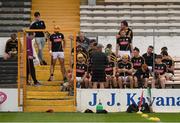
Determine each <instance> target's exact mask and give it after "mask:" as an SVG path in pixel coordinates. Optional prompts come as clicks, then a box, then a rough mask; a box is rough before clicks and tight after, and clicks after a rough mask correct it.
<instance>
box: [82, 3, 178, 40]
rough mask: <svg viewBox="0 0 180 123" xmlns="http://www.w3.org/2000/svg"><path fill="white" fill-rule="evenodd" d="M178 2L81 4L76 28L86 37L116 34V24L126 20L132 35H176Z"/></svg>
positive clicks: (117, 28)
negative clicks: (78, 26)
mask: <svg viewBox="0 0 180 123" xmlns="http://www.w3.org/2000/svg"><path fill="white" fill-rule="evenodd" d="M179 9H180V8H179V2H178V1H171V2H162V1H155V0H154V1H151V2H147V3H146V2H144V1H142V2H140V1H139V2H134V1H133V0H132V1H130V0H129V1H121V0H120V1H119V2H118V3H116V2H115V3H113V2H110V3H108V2H105V5H96V6H89V5H81V7H80V21H81V23H80V28H81V31H84V32H86V33H87V36H90V37H97V36H103V35H107V34H108V35H109V36H113V35H116V34H117V32H118V30H119V26H120V21H122V20H127V21H128V22H129V26H130V27H131V28H132V29H133V31H134V35H135V36H149V35H153V29H155V32H156V35H157V36H179V35H180V30H179V16H180V13H179Z"/></svg>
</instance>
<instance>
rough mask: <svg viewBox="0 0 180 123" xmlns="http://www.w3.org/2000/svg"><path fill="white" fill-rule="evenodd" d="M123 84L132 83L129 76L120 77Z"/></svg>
mask: <svg viewBox="0 0 180 123" xmlns="http://www.w3.org/2000/svg"><path fill="white" fill-rule="evenodd" d="M120 78H121V79H122V81H123V82H130V80H129V76H120Z"/></svg>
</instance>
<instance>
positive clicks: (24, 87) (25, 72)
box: [23, 32, 27, 111]
mask: <svg viewBox="0 0 180 123" xmlns="http://www.w3.org/2000/svg"><path fill="white" fill-rule="evenodd" d="M23 45H24V48H23V58H24V59H23V62H24V64H23V65H24V67H23V106H25V101H26V77H27V68H26V67H27V66H26V64H27V58H26V57H27V50H26V49H27V42H26V32H24V33H23ZM23 111H24V107H23Z"/></svg>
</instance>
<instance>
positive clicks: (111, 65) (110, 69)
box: [105, 62, 115, 76]
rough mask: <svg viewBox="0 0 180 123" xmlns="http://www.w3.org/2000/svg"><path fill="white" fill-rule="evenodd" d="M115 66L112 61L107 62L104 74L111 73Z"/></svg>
mask: <svg viewBox="0 0 180 123" xmlns="http://www.w3.org/2000/svg"><path fill="white" fill-rule="evenodd" d="M114 67H115V64H114V62H109V63H108V65H106V68H105V72H106V75H111V76H112V75H113V68H114Z"/></svg>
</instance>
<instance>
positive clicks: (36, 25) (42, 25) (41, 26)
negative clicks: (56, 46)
mask: <svg viewBox="0 0 180 123" xmlns="http://www.w3.org/2000/svg"><path fill="white" fill-rule="evenodd" d="M45 28H46V25H45V23H44V21H42V20H41V21H34V22H32V24H31V25H30V29H45ZM35 33H36V35H35V37H44V33H43V32H35Z"/></svg>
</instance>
